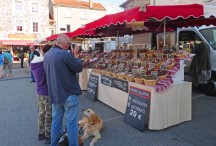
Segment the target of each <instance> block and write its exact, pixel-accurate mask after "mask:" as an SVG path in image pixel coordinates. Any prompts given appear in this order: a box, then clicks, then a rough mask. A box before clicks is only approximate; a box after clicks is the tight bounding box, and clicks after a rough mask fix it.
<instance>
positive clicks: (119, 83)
mask: <svg viewBox="0 0 216 146" xmlns="http://www.w3.org/2000/svg"><path fill="white" fill-rule="evenodd" d="M113 87H114V88H117V89H119V90H122V91H124V92H128V81H124V80H120V79H116V78H114V80H113Z"/></svg>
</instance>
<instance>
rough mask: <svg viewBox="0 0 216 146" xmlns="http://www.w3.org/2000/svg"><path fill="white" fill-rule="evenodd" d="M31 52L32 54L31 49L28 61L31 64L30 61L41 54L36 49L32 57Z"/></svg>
mask: <svg viewBox="0 0 216 146" xmlns="http://www.w3.org/2000/svg"><path fill="white" fill-rule="evenodd" d="M30 54H31V51H30V52H29V57H28V63H29V64H30V62H31V61H32V60H33V59H34V55H37V56H40V54H39V52H38V51H34V52H33V56H32V58H30Z"/></svg>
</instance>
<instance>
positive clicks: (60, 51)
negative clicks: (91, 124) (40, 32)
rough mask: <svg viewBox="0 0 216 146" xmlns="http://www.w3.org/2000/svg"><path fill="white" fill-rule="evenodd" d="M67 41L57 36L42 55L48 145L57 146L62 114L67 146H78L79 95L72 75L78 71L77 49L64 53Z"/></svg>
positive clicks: (80, 66) (75, 78)
mask: <svg viewBox="0 0 216 146" xmlns="http://www.w3.org/2000/svg"><path fill="white" fill-rule="evenodd" d="M69 41H70V40H69V38H68V36H67V35H65V34H59V36H58V38H57V40H56V45H54V46H53V47H52V48H51V49H50V50H49V52H47V53H46V54H45V56H44V61H43V63H44V69H45V73H46V78H47V85H48V94H49V97H50V102H51V104H52V127H51V146H57V145H58V140H59V138H60V136H61V134H62V133H63V123H62V120H63V116H64V113H65V117H66V126H67V135H68V141H69V146H78V105H79V100H78V96H79V95H81V93H82V92H81V89H80V85H79V83H78V78H77V76H76V73H79V72H81V71H82V63H81V60H80V59H78V47H75V48H77V49H73V52H72V53H69V52H68V47H69V45H70V43H69Z"/></svg>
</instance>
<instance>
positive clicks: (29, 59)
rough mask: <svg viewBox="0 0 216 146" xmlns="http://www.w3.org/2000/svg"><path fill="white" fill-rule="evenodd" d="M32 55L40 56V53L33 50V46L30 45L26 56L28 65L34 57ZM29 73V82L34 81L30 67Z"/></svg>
mask: <svg viewBox="0 0 216 146" xmlns="http://www.w3.org/2000/svg"><path fill="white" fill-rule="evenodd" d="M34 56H40V54H39V53H38V51H36V50H35V46H30V52H29V58H28V62H29V65H30V63H31V61H32V60H33V59H34ZM30 75H31V81H30V82H31V83H32V82H35V78H34V75H33V73H32V71H31V68H30Z"/></svg>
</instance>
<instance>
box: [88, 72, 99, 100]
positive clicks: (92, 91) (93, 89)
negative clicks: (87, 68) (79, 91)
mask: <svg viewBox="0 0 216 146" xmlns="http://www.w3.org/2000/svg"><path fill="white" fill-rule="evenodd" d="M97 89H98V76H95V75H92V74H90V76H89V81H88V86H87V93H86V98H88V99H90V100H92V101H95V100H96V98H97Z"/></svg>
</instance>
